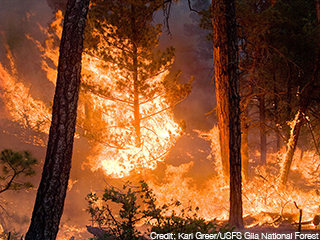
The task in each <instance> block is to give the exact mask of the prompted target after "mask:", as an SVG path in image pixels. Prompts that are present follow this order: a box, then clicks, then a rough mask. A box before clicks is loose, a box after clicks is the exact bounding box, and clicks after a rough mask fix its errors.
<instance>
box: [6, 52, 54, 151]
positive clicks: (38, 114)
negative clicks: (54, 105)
mask: <svg viewBox="0 0 320 240" xmlns="http://www.w3.org/2000/svg"><path fill="white" fill-rule="evenodd" d="M9 59H10V58H9ZM11 63H12V64H11V65H12V66H13V72H16V71H15V68H14V64H13V62H12V61H11ZM0 88H1V89H2V94H1V98H2V100H3V101H4V104H5V107H6V111H7V112H8V113H9V114H10V116H11V119H12V121H13V122H17V123H18V124H19V125H20V126H21V127H22V128H24V129H27V130H32V131H36V132H40V133H46V134H48V133H49V128H50V119H51V114H50V111H49V108H48V107H47V105H46V104H44V103H43V102H42V101H40V100H35V99H34V98H33V97H32V96H31V95H30V88H27V87H25V86H24V84H23V83H22V82H19V81H18V80H17V75H15V74H10V73H9V71H8V70H7V69H5V68H4V67H3V66H2V64H1V63H0ZM33 143H34V144H40V145H44V139H34V142H33Z"/></svg>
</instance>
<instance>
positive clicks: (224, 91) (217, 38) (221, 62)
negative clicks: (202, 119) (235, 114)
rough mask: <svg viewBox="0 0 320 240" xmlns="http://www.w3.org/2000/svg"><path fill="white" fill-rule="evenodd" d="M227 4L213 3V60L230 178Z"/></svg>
mask: <svg viewBox="0 0 320 240" xmlns="http://www.w3.org/2000/svg"><path fill="white" fill-rule="evenodd" d="M224 4H225V3H224V2H223V1H221V0H215V1H212V26H213V60H214V79H215V90H216V100H217V116H218V128H219V138H220V149H221V164H222V174H223V177H224V178H225V179H228V177H229V108H230V106H229V105H230V103H229V75H228V44H227V43H228V37H227V26H226V24H227V23H226V18H225V14H226V13H225V5H224Z"/></svg>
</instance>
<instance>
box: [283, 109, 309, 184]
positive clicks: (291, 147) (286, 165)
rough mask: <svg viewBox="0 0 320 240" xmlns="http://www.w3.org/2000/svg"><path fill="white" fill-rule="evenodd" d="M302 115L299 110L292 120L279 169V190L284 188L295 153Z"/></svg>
mask: <svg viewBox="0 0 320 240" xmlns="http://www.w3.org/2000/svg"><path fill="white" fill-rule="evenodd" d="M303 114H304V113H303V112H302V111H301V110H299V111H298V113H297V114H296V116H295V118H294V120H293V123H292V127H291V132H290V138H289V141H288V144H287V152H286V155H285V159H284V160H283V164H282V166H281V169H280V175H279V187H280V188H281V189H283V188H284V186H285V185H286V183H287V180H288V176H289V172H290V167H291V163H292V159H293V155H294V151H295V149H296V146H297V143H298V139H299V133H300V129H301V126H302V123H303Z"/></svg>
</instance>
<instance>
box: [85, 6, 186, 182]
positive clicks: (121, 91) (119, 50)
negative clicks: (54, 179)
mask: <svg viewBox="0 0 320 240" xmlns="http://www.w3.org/2000/svg"><path fill="white" fill-rule="evenodd" d="M162 3H163V2H162V1H161V0H157V1H130V0H128V1H114V0H109V1H100V0H96V1H93V2H92V6H91V11H90V14H89V22H88V23H89V24H88V32H89V33H90V34H88V35H87V41H86V56H85V61H84V62H85V69H86V72H85V75H84V81H83V93H84V94H83V96H84V97H82V98H81V102H82V103H83V108H82V114H83V115H82V118H81V119H82V120H80V125H81V127H82V128H83V130H84V135H85V136H87V137H89V138H91V139H93V140H94V141H95V142H98V143H99V144H98V145H96V147H95V149H96V150H97V151H98V152H99V154H100V155H99V157H98V158H99V161H97V159H96V157H93V158H92V161H91V163H92V164H93V165H94V166H95V168H99V167H102V168H103V169H104V170H105V171H106V173H107V174H110V175H112V176H114V177H122V176H124V175H127V174H128V173H129V172H130V171H131V170H132V169H135V170H138V171H140V170H141V169H143V168H155V166H156V162H157V161H161V160H163V159H164V157H165V156H166V155H167V154H168V152H169V151H170V149H171V148H172V147H173V145H174V144H175V142H176V141H177V139H178V138H179V137H180V136H181V134H182V128H181V126H179V125H178V124H176V123H175V122H174V120H173V112H172V108H173V107H174V106H175V105H176V104H177V103H179V102H180V101H182V100H183V99H184V98H185V97H186V96H187V95H188V94H189V92H190V90H191V81H190V82H189V83H187V84H180V83H179V75H180V73H179V72H178V73H177V74H176V75H175V76H168V74H169V69H170V68H171V66H172V64H173V59H174V49H173V48H172V47H169V48H167V49H166V50H165V51H164V52H161V51H157V52H155V50H154V49H155V47H156V46H157V45H158V38H159V35H160V34H161V27H162V26H161V25H160V24H158V25H154V24H153V23H152V21H153V15H154V13H155V12H156V11H157V10H158V9H160V7H162Z"/></svg>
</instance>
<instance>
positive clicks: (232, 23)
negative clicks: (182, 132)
mask: <svg viewBox="0 0 320 240" xmlns="http://www.w3.org/2000/svg"><path fill="white" fill-rule="evenodd" d="M212 24H213V46H214V47H213V52H214V53H213V57H214V69H215V81H216V94H217V104H219V107H218V120H219V121H222V124H220V122H219V124H220V125H219V127H221V126H222V128H221V129H222V130H223V131H222V132H221V130H220V129H219V131H220V133H222V134H226V132H224V131H227V135H222V137H221V139H224V140H226V139H228V143H227V146H228V148H229V154H228V155H229V166H230V172H229V173H230V174H229V175H230V212H229V224H230V225H231V226H235V227H237V228H238V229H242V228H243V219H242V212H243V210H242V179H241V154H240V151H241V130H240V95H239V92H240V84H239V81H240V80H239V66H238V63H239V60H238V38H237V27H236V16H235V6H234V0H215V1H212ZM223 103H225V105H222V104H223ZM219 114H221V115H220V116H219ZM220 136H221V135H220ZM221 144H223V142H221ZM221 147H224V146H223V145H221ZM227 159H228V158H227ZM224 161H225V159H224Z"/></svg>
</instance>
